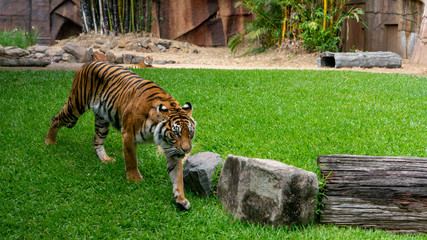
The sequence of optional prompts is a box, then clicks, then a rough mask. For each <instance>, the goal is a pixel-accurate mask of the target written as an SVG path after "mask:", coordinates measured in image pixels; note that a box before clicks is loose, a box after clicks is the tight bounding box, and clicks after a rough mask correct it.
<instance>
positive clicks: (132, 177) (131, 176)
mask: <svg viewBox="0 0 427 240" xmlns="http://www.w3.org/2000/svg"><path fill="white" fill-rule="evenodd" d="M126 178H127V180H128V182H130V181H133V182H139V181H142V180H143V178H142V175H141V173H140V172H139V170H138V169H132V170H127V171H126Z"/></svg>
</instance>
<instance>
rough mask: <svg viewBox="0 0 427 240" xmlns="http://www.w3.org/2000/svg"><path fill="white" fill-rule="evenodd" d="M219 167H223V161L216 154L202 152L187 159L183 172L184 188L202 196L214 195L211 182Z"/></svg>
mask: <svg viewBox="0 0 427 240" xmlns="http://www.w3.org/2000/svg"><path fill="white" fill-rule="evenodd" d="M218 166H222V160H221V156H220V155H218V154H216V153H212V152H201V153H197V154H196V155H194V156H191V157H189V158H187V160H186V161H185V165H184V170H183V178H184V186H185V187H187V188H189V189H190V190H191V191H193V192H196V193H199V194H200V195H201V196H210V195H212V194H213V191H214V189H213V186H212V182H211V181H212V178H213V175H214V172H215V171H216V170H217V168H218Z"/></svg>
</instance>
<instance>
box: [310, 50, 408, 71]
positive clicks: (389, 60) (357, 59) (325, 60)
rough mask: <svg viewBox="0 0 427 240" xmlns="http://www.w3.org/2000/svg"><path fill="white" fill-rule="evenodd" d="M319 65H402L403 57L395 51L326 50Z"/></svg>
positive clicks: (398, 66) (364, 66)
mask: <svg viewBox="0 0 427 240" xmlns="http://www.w3.org/2000/svg"><path fill="white" fill-rule="evenodd" d="M317 66H319V67H334V68H341V67H362V68H373V67H385V68H400V67H402V58H401V57H400V56H399V54H396V53H393V52H359V53H333V52H324V53H322V54H320V56H319V58H318V59H317Z"/></svg>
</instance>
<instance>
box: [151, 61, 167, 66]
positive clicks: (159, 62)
mask: <svg viewBox="0 0 427 240" xmlns="http://www.w3.org/2000/svg"><path fill="white" fill-rule="evenodd" d="M153 63H154V64H159V65H164V64H166V63H167V61H166V60H154V61H153Z"/></svg>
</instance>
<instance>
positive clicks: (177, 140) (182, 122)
mask: <svg viewBox="0 0 427 240" xmlns="http://www.w3.org/2000/svg"><path fill="white" fill-rule="evenodd" d="M192 111H193V108H192V106H191V104H190V103H189V102H187V103H185V104H184V106H182V107H180V106H177V107H166V106H165V105H163V104H160V105H158V106H157V113H158V115H159V117H160V123H159V124H158V125H157V127H156V129H155V131H154V142H155V143H156V144H157V145H158V146H161V147H162V148H163V150H164V152H165V155H166V156H167V157H169V158H177V159H181V158H183V157H184V156H185V154H187V153H189V152H190V151H191V141H192V139H193V138H194V136H195V130H196V122H195V121H194V119H193V118H192V117H191V114H192Z"/></svg>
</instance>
